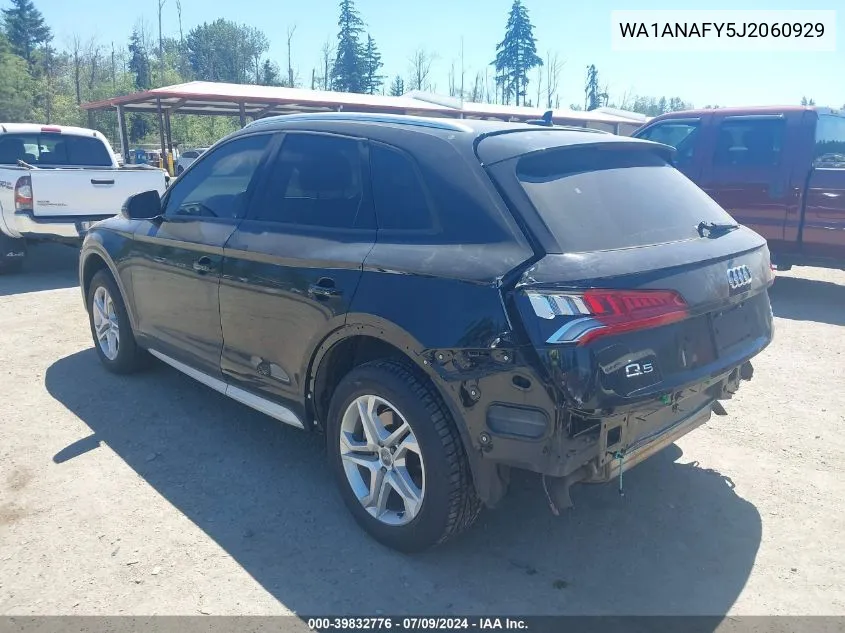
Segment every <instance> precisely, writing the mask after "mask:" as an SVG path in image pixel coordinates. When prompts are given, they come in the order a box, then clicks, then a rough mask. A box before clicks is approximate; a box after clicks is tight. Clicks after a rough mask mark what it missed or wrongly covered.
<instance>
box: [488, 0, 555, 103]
mask: <svg viewBox="0 0 845 633" xmlns="http://www.w3.org/2000/svg"><path fill="white" fill-rule="evenodd" d="M491 65H492V66H493V67H495V69H496V83H497V85H498V86H499V90H500V91H501V92H500V94H501V95H502V101H503V102H504V103H510V101H511V97H515V99H516V105H520V103H522V104H524V103H525V95H526V92H527V88H528V83H529V80H528V72H529V71H530V70H531V69H532V68H536V67H537V66H542V65H543V60H542V59H541V58H540V56H539V55H537V40H536V39H535V38H534V26H533V25H532V24H531V20H530V19H529V17H528V9H526V8H525V5H523V4H522V0H514V3H513V6H511V10H510V14H509V15H508V23H507V26H506V27H505V39H503V40H502V41H501V42H499V44H498V45H497V46H496V59H495V60H494V61H493V63H492V64H491Z"/></svg>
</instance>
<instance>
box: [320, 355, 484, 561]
mask: <svg viewBox="0 0 845 633" xmlns="http://www.w3.org/2000/svg"><path fill="white" fill-rule="evenodd" d="M327 433H328V440H327V441H328V452H329V458H330V460H331V465H332V469H333V471H334V473H335V477H336V479H337V483H338V485H339V486H340V491H341V495H342V496H343V500H344V502H345V503H346V505H347V507H348V508H349V510H350V511H351V512H352V514H353V516H354V517H355V519H356V520H357V521H358V523H359V524H360V525H361V526H362V527H363V528H364V529H365V530H366V531H367V532H368V533H369V534H370V535H371V536H373V537H374V538H375V539H376V540H378V541H379V542H381V543H382V544H384V545H387V546H388V547H391V548H394V549H397V550H400V551H405V552H412V551H419V550H422V549H425V548H428V547H430V546H432V545H436V544H438V543H442V542H443V541H445V540H447V539H448V538H450V537H451V536H454V535H455V534H458V533H459V532H461V531H462V530H464V529H466V528H468V527H469V526H470V525H472V523H473V522H474V521H475V519H476V517H477V516H478V514H479V511H480V509H481V504H480V502H479V500H478V497H477V495H476V494H475V489H474V488H473V485H472V481H471V476H470V470H469V464H468V461H467V456H466V453H465V452H464V449H463V445H462V444H461V440H460V437H459V435H458V431H457V428H456V427H455V424H454V422H453V420H452V416H451V414H450V413H449V410H448V409H447V408H446V406H445V404H444V403H443V401H442V399H441V397H440V394H439V393H437V391H436V390H435V389H434V387H433V386H432V385H430V384H429V383H427V382H426V381H424V380H423V379H421V378H420V377H419V376H417V375H416V374H415V372H414V371H413V369H412V368H410V367H409V366H407V365H405V364H404V363H401V362H397V361H393V360H380V361H373V362H371V363H367V364H365V365H361V366H359V367H356V368H355V369H353V370H352V371H351V372H350V373H349V374H348V375H347V376H346V377H345V378H344V379H343V380H342V381H341V383H340V385H338V387H337V389H336V390H335V393H334V396H333V398H332V403H331V407H330V411H329V419H328V424H327Z"/></svg>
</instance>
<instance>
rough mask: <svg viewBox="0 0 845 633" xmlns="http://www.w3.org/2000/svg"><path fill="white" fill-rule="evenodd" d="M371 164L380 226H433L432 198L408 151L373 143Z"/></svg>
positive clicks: (397, 228) (410, 228)
mask: <svg viewBox="0 0 845 633" xmlns="http://www.w3.org/2000/svg"><path fill="white" fill-rule="evenodd" d="M370 167H371V171H372V180H373V201H374V203H375V207H376V215H377V217H378V227H379V229H383V230H389V231H425V230H431V229H434V227H435V219H434V214H433V213H432V209H431V200H430V198H429V196H428V193H427V191H426V188H425V186H424V185H423V183H422V181H421V180H420V175H419V171H418V169H417V168H416V165H415V164H414V163H413V162H412V160H411V159H410V158H409V157H408V156H407V155H406V154H404V153H402V152H399V151H397V150H395V149H392V148H389V147H386V146H384V145H379V144H376V143H374V144H371V145H370Z"/></svg>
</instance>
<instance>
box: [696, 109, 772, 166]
mask: <svg viewBox="0 0 845 633" xmlns="http://www.w3.org/2000/svg"><path fill="white" fill-rule="evenodd" d="M785 127H786V121H784V120H783V119H781V118H771V119H755V118H748V119H746V118H743V117H738V118H736V119H725V120H724V121H723V122H722V123H721V125H720V126H719V128H718V132H717V133H716V150H715V152H714V153H713V165H714V166H717V167H769V166H772V165H779V164H780V160H781V151H782V149H783V133H784V129H785Z"/></svg>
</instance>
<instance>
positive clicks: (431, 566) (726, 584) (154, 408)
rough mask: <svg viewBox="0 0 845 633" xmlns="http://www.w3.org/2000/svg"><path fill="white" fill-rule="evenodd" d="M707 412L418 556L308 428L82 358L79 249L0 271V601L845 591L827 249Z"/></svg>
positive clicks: (41, 254)
mask: <svg viewBox="0 0 845 633" xmlns="http://www.w3.org/2000/svg"><path fill="white" fill-rule="evenodd" d="M772 298H773V303H774V310H775V314H776V316H777V332H776V342H775V343H774V344H773V345H772V347H770V348H769V349H768V350H767V351H766V352H765V353H764V354H763V355H762V356H761V357H760V358H758V360H757V361H756V362H755V366H756V370H757V375H756V376H755V379H754V380H753V381H752V382H751V383H750V384H746V385H745V387H744V389H743V390H742V391H741V393H740V395H739V397H738V398H736V399H735V400H733V401H731V402H728V403H726V406H727V409H728V412H729V414H730V415H729V417H726V418H714V419H713V420H712V421H711V422H710V423H709V424H707V425H706V426H705V427H703V428H701V429H699V430H697V431H695V432H694V433H693V434H691V435H689V436H687V437H685V438H683V439H682V440H681V441H680V442H679V443H678V444H677V445H675V446H672V447H670V448H669V449H667V450H665V451H664V452H663V453H661V454H659V455H658V456H656V457H654V458H653V459H651V460H650V461H648V462H646V463H644V464H642V465H641V466H638V467H637V468H635V469H634V470H632V471H631V472H630V473H629V474H626V476H625V487H626V492H627V494H626V496H625V497H624V498H620V497H619V496H618V495H617V492H616V489H615V486H612V485H610V486H603V487H589V488H580V489H578V490H576V491H575V492H574V495H573V496H574V499H575V504H576V508H575V510H574V511H571V512H570V513H569V514H568V515H566V516H564V517H560V518H555V517H553V516H551V514H550V512H549V511H548V508H547V506H546V504H545V502H544V500H543V497H542V495H541V491H540V486H539V483H538V481H537V479H536V478H533V477H519V478H517V479H516V481H515V484H514V486H513V489H512V491H511V494H510V496H509V497H508V498H507V500H506V501H505V503H504V504H503V505H502V507H501V508H500V509H498V510H496V511H488V512H486V513H485V514H484V515H483V517H482V519H481V521H480V522H479V524H478V525H477V526H476V528H475V529H474V530H472V531H471V532H470V533H468V534H467V535H465V536H464V537H462V538H460V539H458V540H456V541H454V542H452V543H450V544H448V545H447V546H444V547H442V548H440V549H437V550H434V551H431V552H428V553H425V554H423V555H420V556H416V557H407V556H403V555H400V554H396V553H393V552H391V551H388V550H385V549H384V548H382V547H380V546H378V545H377V544H375V543H374V542H373V541H371V540H369V539H368V538H367V537H366V536H365V535H364V534H363V533H362V532H361V531H360V530H359V529H358V528H357V526H356V525H355V524H354V523H353V521H352V519H351V517H350V516H349V515H348V514H347V512H346V510H345V509H344V508H343V507H342V505H341V501H340V498H339V496H338V494H337V492H336V491H335V488H334V485H333V483H332V481H331V480H330V477H329V473H328V472H327V469H326V467H325V463H324V455H323V448H322V446H321V443H320V441H319V440H318V439H317V438H316V437H312V436H309V435H306V434H304V433H302V432H301V431H297V430H296V429H292V428H286V427H283V426H281V425H278V424H276V423H275V422H273V421H272V420H270V419H269V418H265V417H263V416H262V415H260V414H257V413H254V412H252V411H251V410H249V409H246V408H244V407H242V406H240V405H238V404H236V403H234V402H231V401H229V400H227V399H225V398H224V397H223V396H220V395H218V394H216V393H215V392H212V391H211V390H209V389H207V388H205V387H202V386H200V385H199V384H197V383H194V382H193V381H191V379H189V378H186V377H183V376H182V375H180V374H178V373H176V372H175V371H172V370H170V369H169V368H165V367H163V366H162V367H159V368H156V369H154V370H153V371H150V372H149V373H146V374H143V375H139V376H133V377H128V378H118V377H115V376H112V375H110V374H108V373H106V372H105V371H104V370H103V369H101V368H100V365H99V364H98V362H97V358H96V356H95V353H94V351H93V349H92V346H91V341H90V339H89V333H88V329H87V325H86V321H85V316H84V310H83V307H82V301H81V298H80V294H79V291H78V289H77V288H76V281H75V253H74V252H73V251H71V250H70V249H64V248H63V247H39V248H36V249H34V251H33V258H32V261H31V262H29V270H28V272H27V273H26V274H25V275H21V276H15V277H6V278H0V332H2V334H0V358H2V369H0V383H1V384H2V393H3V401H2V404H0V614H17V615H23V614H137V615H142V614H144V615H146V614H189V615H196V614H198V613H207V614H275V613H289V612H291V611H293V612H298V613H309V612H310V613H320V612H326V611H329V612H333V613H349V614H370V615H373V614H378V613H387V614H402V613H409V612H410V613H417V614H419V613H441V614H442V613H466V614H486V613H493V612H495V613H501V614H507V613H511V614H535V613H536V614H558V613H561V614H598V613H602V614H604V613H611V614H665V613H671V614H723V613H731V614H787V613H788V614H845V590H844V589H843V587H845V571H843V570H845V548H843V547H842V543H843V538H845V513H843V510H842V500H843V499H845V476H843V470H845V468H843V464H845V458H843V455H845V432H843V431H845V390H844V389H843V371H845V273H840V272H829V271H823V270H817V269H809V268H804V269H797V270H796V271H795V272H793V273H785V274H782V275H781V276H779V279H778V281H777V282H776V284H775V287H774V289H773V292H772Z"/></svg>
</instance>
